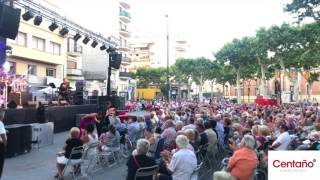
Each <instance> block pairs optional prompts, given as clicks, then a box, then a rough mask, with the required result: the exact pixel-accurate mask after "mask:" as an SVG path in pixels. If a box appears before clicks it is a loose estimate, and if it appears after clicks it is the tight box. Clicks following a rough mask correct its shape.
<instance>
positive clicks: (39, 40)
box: [7, 20, 67, 92]
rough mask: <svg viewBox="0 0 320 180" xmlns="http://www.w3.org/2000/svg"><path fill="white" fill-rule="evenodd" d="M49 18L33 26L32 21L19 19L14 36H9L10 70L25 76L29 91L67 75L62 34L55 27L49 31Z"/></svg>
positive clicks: (55, 82) (57, 81) (57, 84)
mask: <svg viewBox="0 0 320 180" xmlns="http://www.w3.org/2000/svg"><path fill="white" fill-rule="evenodd" d="M49 25H50V24H49V22H45V21H44V22H43V23H42V24H41V25H40V26H35V25H34V24H33V21H30V22H26V21H23V20H21V21H20V27H19V32H18V35H17V37H16V39H15V40H8V45H9V46H10V47H11V52H10V53H9V55H8V57H7V61H8V62H9V64H10V71H12V72H13V73H14V74H16V75H19V76H24V77H26V78H27V80H28V82H29V87H30V89H29V90H30V91H31V92H32V91H36V90H38V89H40V88H43V87H46V86H48V84H49V83H54V84H55V85H56V86H59V85H60V84H59V83H61V82H62V79H63V78H64V77H65V76H66V71H65V67H66V65H67V61H66V60H67V57H66V46H65V38H64V37H61V36H60V35H59V33H58V30H56V31H54V32H51V31H49V29H48V26H49Z"/></svg>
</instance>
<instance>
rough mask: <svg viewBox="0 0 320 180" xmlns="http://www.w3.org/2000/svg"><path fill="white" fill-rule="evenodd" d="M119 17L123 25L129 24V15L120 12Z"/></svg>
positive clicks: (125, 12) (123, 11)
mask: <svg viewBox="0 0 320 180" xmlns="http://www.w3.org/2000/svg"><path fill="white" fill-rule="evenodd" d="M119 17H120V19H121V20H122V21H123V22H124V23H129V22H130V21H131V16H130V13H128V12H127V11H125V10H122V11H120V13H119Z"/></svg>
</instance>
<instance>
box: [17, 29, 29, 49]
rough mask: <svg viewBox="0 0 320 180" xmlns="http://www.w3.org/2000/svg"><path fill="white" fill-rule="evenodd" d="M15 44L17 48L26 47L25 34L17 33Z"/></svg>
mask: <svg viewBox="0 0 320 180" xmlns="http://www.w3.org/2000/svg"><path fill="white" fill-rule="evenodd" d="M16 44H17V45H19V46H24V47H26V46H27V34H26V33H23V32H18V35H17V37H16Z"/></svg>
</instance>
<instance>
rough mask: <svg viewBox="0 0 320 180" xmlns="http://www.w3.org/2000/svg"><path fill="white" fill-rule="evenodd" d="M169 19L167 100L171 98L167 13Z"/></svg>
mask: <svg viewBox="0 0 320 180" xmlns="http://www.w3.org/2000/svg"><path fill="white" fill-rule="evenodd" d="M165 17H166V19H167V88H166V91H167V101H168V102H169V100H170V84H169V16H168V14H166V16H165Z"/></svg>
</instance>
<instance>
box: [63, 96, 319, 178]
mask: <svg viewBox="0 0 320 180" xmlns="http://www.w3.org/2000/svg"><path fill="white" fill-rule="evenodd" d="M143 103H144V106H140V108H143V110H147V112H148V113H146V114H147V115H145V116H143V117H137V116H132V115H131V116H125V117H124V118H119V117H118V116H116V115H117V113H116V109H114V108H112V107H111V108H109V109H108V110H107V112H106V113H105V115H101V114H90V115H88V116H86V117H85V118H83V119H82V120H81V122H80V129H76V128H72V129H71V132H70V138H69V139H68V140H67V141H66V145H65V147H64V150H65V154H64V156H63V158H61V156H59V157H58V161H57V168H58V174H57V177H60V178H62V176H61V171H62V168H63V165H64V164H65V162H66V159H68V158H70V157H69V156H68V155H70V149H72V148H74V147H76V146H78V145H82V144H84V146H86V145H89V144H91V143H95V142H99V150H100V151H109V150H110V149H112V148H116V149H117V148H118V150H120V149H119V148H120V146H121V144H124V143H126V141H130V142H131V144H132V147H131V148H132V153H130V154H131V155H130V156H129V157H128V161H127V166H128V174H127V180H133V179H135V174H136V171H137V169H139V168H143V167H151V166H154V165H158V167H159V170H158V174H157V177H156V178H157V179H160V180H189V179H197V178H198V175H199V174H198V171H197V170H198V167H199V164H201V162H203V163H205V164H209V165H206V167H212V169H213V167H216V168H215V169H213V171H212V173H214V174H213V178H214V179H215V180H220V179H221V180H222V179H237V180H250V179H253V178H254V177H255V176H257V172H264V173H265V174H267V171H268V168H267V166H268V162H267V161H268V151H269V150H275V151H285V150H320V143H319V140H320V105H319V104H318V103H308V102H305V103H299V104H283V105H281V106H259V105H256V104H236V103H233V102H229V101H221V102H213V101H211V102H170V103H167V102H164V101H154V102H146V101H144V102H143ZM146 107H147V108H146ZM138 108H139V107H138ZM76 139H77V140H76ZM218 154H219V155H220V156H221V155H222V157H220V158H219V155H218ZM203 157H207V161H209V162H206V158H203ZM78 158H79V157H75V156H74V157H71V159H73V160H74V159H78ZM223 158H225V159H224V163H222V164H224V165H225V167H222V166H220V164H221V160H222V159H223ZM217 164H219V166H217ZM152 178H153V177H152V176H150V177H145V178H141V180H142V179H143V180H149V179H150V180H152Z"/></svg>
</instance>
